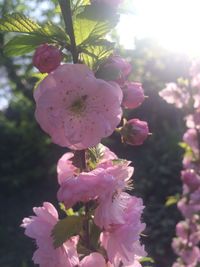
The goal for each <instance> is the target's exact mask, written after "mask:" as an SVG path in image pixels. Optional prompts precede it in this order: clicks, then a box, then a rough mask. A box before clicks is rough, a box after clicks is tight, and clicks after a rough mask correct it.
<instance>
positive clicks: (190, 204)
mask: <svg viewBox="0 0 200 267" xmlns="http://www.w3.org/2000/svg"><path fill="white" fill-rule="evenodd" d="M177 206H178V208H179V210H180V211H181V213H182V214H183V216H184V217H186V218H191V217H192V216H193V215H194V214H195V213H197V212H200V189H198V190H196V191H194V192H193V193H191V194H190V195H189V198H187V197H186V196H185V197H183V198H182V199H180V200H179V202H178V205H177Z"/></svg>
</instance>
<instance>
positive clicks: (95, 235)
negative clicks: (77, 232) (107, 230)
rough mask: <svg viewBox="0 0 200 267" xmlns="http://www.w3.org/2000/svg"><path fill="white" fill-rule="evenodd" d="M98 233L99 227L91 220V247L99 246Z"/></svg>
mask: <svg viewBox="0 0 200 267" xmlns="http://www.w3.org/2000/svg"><path fill="white" fill-rule="evenodd" d="M100 234H101V229H100V228H99V227H98V226H97V225H96V224H95V223H94V222H93V221H90V243H91V246H92V248H95V250H97V249H98V248H99V236H100Z"/></svg>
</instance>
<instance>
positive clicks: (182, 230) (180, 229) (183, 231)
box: [176, 221, 189, 242]
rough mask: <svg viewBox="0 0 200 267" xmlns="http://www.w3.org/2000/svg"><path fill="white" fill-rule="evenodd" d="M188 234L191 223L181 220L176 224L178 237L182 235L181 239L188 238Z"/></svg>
mask: <svg viewBox="0 0 200 267" xmlns="http://www.w3.org/2000/svg"><path fill="white" fill-rule="evenodd" d="M188 234H189V224H188V222H187V221H180V222H179V223H178V224H177V225H176V235H177V236H178V237H181V239H183V240H186V242H187V239H188Z"/></svg>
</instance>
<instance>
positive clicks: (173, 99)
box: [159, 83, 190, 108]
mask: <svg viewBox="0 0 200 267" xmlns="http://www.w3.org/2000/svg"><path fill="white" fill-rule="evenodd" d="M159 95H160V97H162V98H163V99H164V100H165V101H166V102H167V103H169V104H174V105H175V107H177V108H182V107H183V106H185V105H187V104H188V102H189V99H190V95H189V93H188V92H187V90H186V89H185V88H179V87H178V86H177V84H176V83H167V84H166V88H164V89H163V90H162V91H160V92H159Z"/></svg>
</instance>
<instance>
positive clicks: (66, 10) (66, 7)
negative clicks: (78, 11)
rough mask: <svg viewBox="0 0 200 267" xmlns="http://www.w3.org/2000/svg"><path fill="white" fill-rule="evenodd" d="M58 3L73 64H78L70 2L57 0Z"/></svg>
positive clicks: (68, 0)
mask: <svg viewBox="0 0 200 267" xmlns="http://www.w3.org/2000/svg"><path fill="white" fill-rule="evenodd" d="M58 2H59V4H60V8H61V11H62V15H63V19H64V22H65V28H66V32H67V34H68V35H69V38H70V40H71V53H72V57H73V62H74V63H78V51H77V48H76V40H75V36H74V29H73V22H72V12H71V5H70V0H58Z"/></svg>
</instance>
